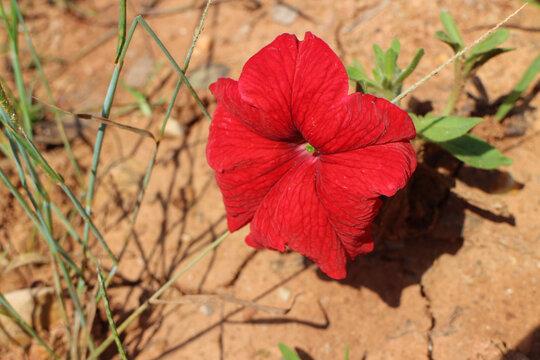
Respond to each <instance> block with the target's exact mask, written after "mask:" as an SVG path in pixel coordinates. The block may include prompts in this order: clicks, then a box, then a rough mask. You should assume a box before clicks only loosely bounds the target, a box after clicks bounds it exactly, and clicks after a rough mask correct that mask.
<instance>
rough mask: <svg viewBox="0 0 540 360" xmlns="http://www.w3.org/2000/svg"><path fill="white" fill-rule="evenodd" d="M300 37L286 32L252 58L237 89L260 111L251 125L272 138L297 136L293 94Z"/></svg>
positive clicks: (261, 133)
mask: <svg viewBox="0 0 540 360" xmlns="http://www.w3.org/2000/svg"><path fill="white" fill-rule="evenodd" d="M297 54H298V39H297V38H296V36H294V35H290V34H283V35H280V36H278V37H277V38H276V39H275V40H274V41H273V42H272V43H270V44H269V45H267V46H266V47H264V48H263V49H262V50H261V51H259V52H258V53H257V54H255V55H254V56H253V57H251V58H250V59H249V60H248V61H247V62H246V64H245V65H244V68H243V70H242V74H241V75H240V79H239V80H238V89H239V91H240V94H241V97H242V100H244V101H245V102H246V103H247V104H249V105H251V106H253V107H254V109H253V110H254V111H257V112H258V116H257V117H256V118H252V119H249V120H248V121H249V127H250V128H252V129H254V130H255V131H257V133H258V134H260V135H262V136H264V137H267V138H269V139H279V140H286V139H297V138H298V135H299V134H298V130H297V129H296V126H295V125H294V123H293V120H292V118H291V94H292V84H293V79H294V72H295V67H296V57H297Z"/></svg>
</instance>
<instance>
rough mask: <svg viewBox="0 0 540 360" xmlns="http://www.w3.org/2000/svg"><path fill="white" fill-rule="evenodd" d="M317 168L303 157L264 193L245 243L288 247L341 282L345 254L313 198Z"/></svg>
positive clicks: (316, 165) (267, 246)
mask: <svg viewBox="0 0 540 360" xmlns="http://www.w3.org/2000/svg"><path fill="white" fill-rule="evenodd" d="M318 164H319V161H318V160H317V158H315V157H313V156H311V155H307V156H306V158H305V159H304V160H303V161H302V162H301V163H299V164H298V165H296V167H295V168H294V169H291V171H290V172H289V173H287V174H286V175H285V176H284V177H283V178H282V179H281V180H280V181H279V182H278V183H277V184H276V185H275V186H274V187H273V188H272V189H271V190H270V191H269V192H268V195H267V196H266V197H265V198H264V200H263V202H262V203H261V206H260V207H259V209H258V210H257V212H256V214H255V217H254V218H253V221H252V222H251V233H250V235H249V236H248V237H247V238H246V242H247V243H248V245H251V246H253V247H256V248H268V249H274V250H280V251H285V249H286V246H288V247H289V248H291V249H292V250H294V251H297V252H299V253H301V254H303V255H305V256H307V257H309V258H311V259H312V260H313V261H315V263H317V265H318V266H319V267H320V269H321V270H322V271H324V272H325V273H326V274H327V275H328V276H330V277H332V278H335V279H342V278H344V277H345V275H346V266H347V254H346V252H345V249H344V247H343V245H342V243H341V241H340V240H339V238H338V236H337V234H336V232H335V231H334V229H333V228H332V225H331V223H330V221H329V219H328V217H327V212H326V210H325V208H323V206H322V205H321V202H320V200H319V197H318V196H317V192H316V185H315V174H316V172H317V169H318V167H319V165H318Z"/></svg>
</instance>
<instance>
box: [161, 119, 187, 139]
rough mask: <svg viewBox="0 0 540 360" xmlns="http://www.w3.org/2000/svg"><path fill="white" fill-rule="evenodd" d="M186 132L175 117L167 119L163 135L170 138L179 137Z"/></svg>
mask: <svg viewBox="0 0 540 360" xmlns="http://www.w3.org/2000/svg"><path fill="white" fill-rule="evenodd" d="M185 133H186V127H185V125H183V124H180V123H179V122H178V121H177V120H175V119H169V121H167V125H165V131H164V133H163V135H165V136H166V137H170V138H181V137H182V136H184V134H185Z"/></svg>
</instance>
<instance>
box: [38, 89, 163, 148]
mask: <svg viewBox="0 0 540 360" xmlns="http://www.w3.org/2000/svg"><path fill="white" fill-rule="evenodd" d="M33 98H34V100H36V101H39V102H40V103H42V104H44V105H45V106H47V107H49V108H51V109H54V110H56V111H60V112H63V113H66V114H70V115H72V116H75V117H76V118H78V119H82V120H94V121H96V122H97V123H100V124H105V125H110V126H114V127H117V128H119V129H122V130H127V131H131V132H133V133H135V134H138V135H142V136H146V137H149V138H150V139H152V140H153V141H154V143H157V140H156V137H155V136H154V134H152V133H151V132H150V131H148V130H145V129H140V128H137V127H134V126H130V125H126V124H122V123H119V122H116V121H112V120H109V119H105V118H104V117H101V116H97V115H92V114H84V113H83V114H79V113H72V112H71V111H67V110H64V109H60V108H59V107H56V106H54V105H51V104H47V103H46V102H44V101H42V100H40V99H38V98H36V97H33Z"/></svg>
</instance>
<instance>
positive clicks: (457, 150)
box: [439, 134, 513, 170]
mask: <svg viewBox="0 0 540 360" xmlns="http://www.w3.org/2000/svg"><path fill="white" fill-rule="evenodd" d="M439 144H440V145H441V146H442V147H443V148H445V149H446V150H447V151H448V152H450V153H451V154H452V155H454V156H455V157H456V158H458V159H459V160H461V161H463V162H464V163H466V164H469V165H471V166H474V167H476V168H479V169H485V170H490V169H495V168H497V167H499V166H503V165H511V164H512V163H513V160H512V159H510V158H508V157H506V156H504V155H503V154H501V153H500V152H499V150H497V149H496V148H494V147H493V146H491V145H490V144H488V143H487V142H485V141H484V140H482V139H480V138H478V137H476V136H473V135H470V134H465V135H462V136H460V137H458V138H456V139H453V140H449V141H445V142H441V143H439Z"/></svg>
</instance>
